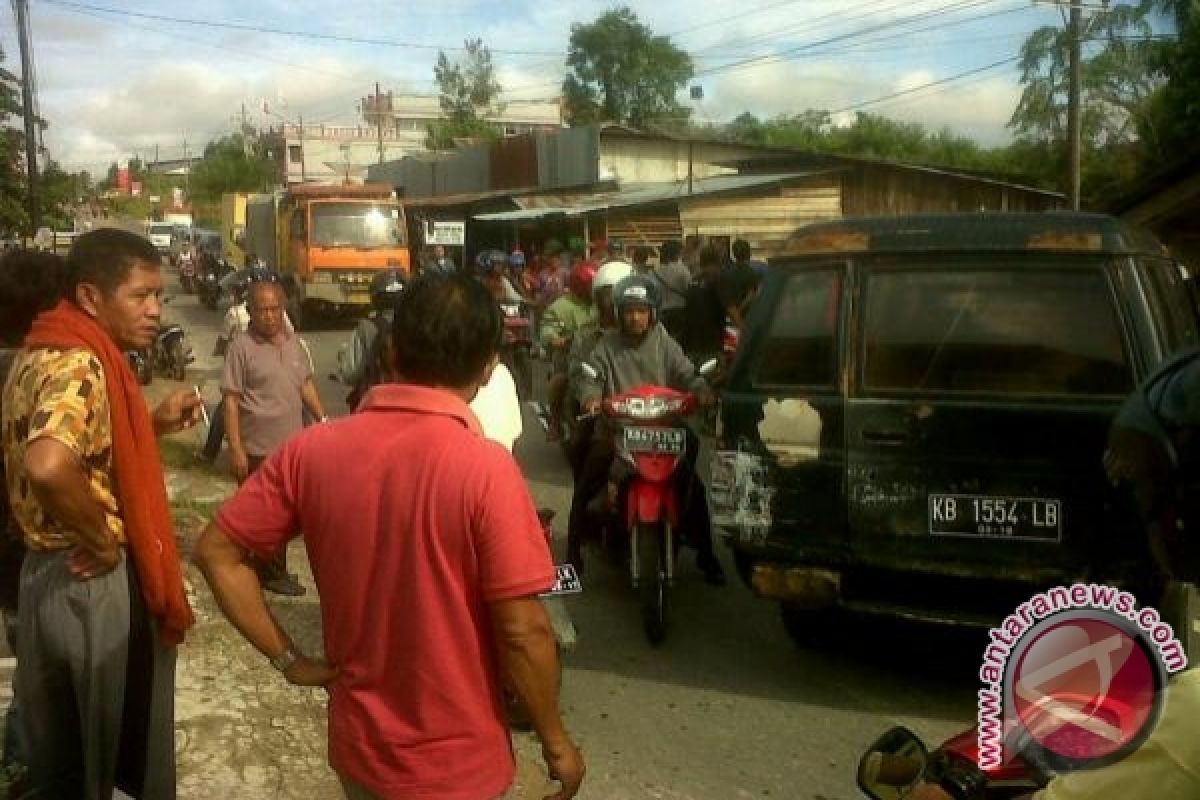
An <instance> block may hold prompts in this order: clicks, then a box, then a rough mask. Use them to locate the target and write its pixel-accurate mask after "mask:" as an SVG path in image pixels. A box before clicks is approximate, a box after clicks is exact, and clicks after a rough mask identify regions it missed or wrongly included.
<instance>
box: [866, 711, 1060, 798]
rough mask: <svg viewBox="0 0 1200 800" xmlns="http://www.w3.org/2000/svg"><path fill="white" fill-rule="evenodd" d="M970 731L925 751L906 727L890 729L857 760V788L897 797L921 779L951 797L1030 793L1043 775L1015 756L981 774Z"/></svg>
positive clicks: (975, 736)
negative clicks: (929, 750)
mask: <svg viewBox="0 0 1200 800" xmlns="http://www.w3.org/2000/svg"><path fill="white" fill-rule="evenodd" d="M978 755H979V737H978V734H977V733H976V731H975V729H974V728H972V729H971V730H968V731H963V732H962V733H960V734H958V735H957V736H954V737H952V738H950V739H948V740H946V741H945V742H943V743H942V746H941V747H939V748H938V749H937V750H935V751H934V752H933V753H929V752H928V750H927V749H926V747H925V743H924V742H922V741H921V739H920V738H919V737H918V736H917V735H916V734H914V733H913V732H912V731H910V730H908V729H907V728H903V727H895V728H892V729H890V730H888V731H887V732H886V733H884V734H883V735H882V736H880V737H879V739H877V740H876V741H875V743H874V744H872V745H871V746H870V747H869V748H868V749H867V752H866V753H864V754H863V757H862V759H861V760H860V761H859V762H858V788H859V789H861V790H862V791H863V792H864V793H865V794H866V795H867V797H870V798H873V800H903V798H905V797H907V796H908V795H909V794H911V793H912V791H913V790H914V789H915V788H916V787H917V786H918V785H920V784H921V783H932V784H935V785H938V786H941V787H943V788H944V789H945V791H946V793H947V794H949V795H950V796H951V797H961V798H970V800H1008V798H1014V797H1019V796H1020V795H1023V794H1028V793H1030V792H1035V791H1037V790H1038V789H1041V788H1042V787H1044V786H1045V785H1046V783H1047V782H1048V780H1049V775H1048V774H1047V773H1045V772H1043V771H1042V770H1039V769H1037V768H1036V767H1034V766H1033V765H1032V764H1030V763H1029V762H1028V761H1027V760H1025V759H1023V758H1021V757H1020V756H1017V757H1014V758H1013V759H1012V760H1010V761H1008V762H1006V763H1003V764H1001V765H1000V766H998V767H996V768H995V769H990V770H987V771H986V772H985V771H984V770H982V769H980V768H979V766H978Z"/></svg>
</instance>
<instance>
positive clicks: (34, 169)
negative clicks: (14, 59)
mask: <svg viewBox="0 0 1200 800" xmlns="http://www.w3.org/2000/svg"><path fill="white" fill-rule="evenodd" d="M16 6H17V34H18V36H19V39H20V46H21V110H22V112H23V116H24V117H25V175H26V178H27V179H28V183H29V198H28V200H29V226H30V232H31V233H37V230H38V228H39V227H41V222H42V218H41V217H42V215H41V213H40V212H39V210H38V205H39V204H38V163H37V120H35V119H34V114H33V112H34V103H33V49H32V48H33V43H32V42H30V41H29V0H16Z"/></svg>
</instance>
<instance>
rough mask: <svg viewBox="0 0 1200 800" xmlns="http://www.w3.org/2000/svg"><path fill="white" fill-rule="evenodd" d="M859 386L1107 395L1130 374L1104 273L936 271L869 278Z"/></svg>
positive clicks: (1119, 389) (1123, 387)
mask: <svg viewBox="0 0 1200 800" xmlns="http://www.w3.org/2000/svg"><path fill="white" fill-rule="evenodd" d="M863 384H864V387H865V388H866V389H868V390H893V391H895V390H901V391H904V390H908V391H923V390H929V389H937V390H942V391H948V392H980V393H989V394H996V393H999V394H1015V395H1092V396H1096V395H1103V396H1107V395H1123V394H1126V393H1128V392H1129V391H1130V390H1131V389H1132V388H1133V377H1132V373H1131V370H1130V368H1129V364H1128V362H1127V360H1126V356H1125V349H1124V347H1123V346H1122V339H1121V333H1120V327H1119V324H1118V319H1117V315H1116V311H1115V309H1114V300H1113V293H1112V291H1111V289H1110V287H1109V283H1108V279H1107V277H1106V276H1105V274H1104V272H1103V270H1102V269H1101V268H1099V267H1097V268H1096V269H1091V270H1070V271H1067V270H1063V271H1037V272H1034V271H1030V270H1003V269H997V270H966V269H964V270H963V271H958V270H945V269H939V270H937V271H920V270H916V271H896V272H890V271H889V272H882V271H881V272H872V273H870V274H869V275H868V277H867V283H866V319H865V353H864V361H863Z"/></svg>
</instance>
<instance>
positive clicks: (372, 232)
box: [312, 203, 404, 247]
mask: <svg viewBox="0 0 1200 800" xmlns="http://www.w3.org/2000/svg"><path fill="white" fill-rule="evenodd" d="M393 214H396V216H392V215H393ZM312 243H313V244H314V245H318V246H321V247H396V246H397V245H403V244H404V228H403V226H402V225H401V218H400V216H399V211H398V210H397V209H395V208H389V207H387V206H378V205H371V204H367V203H318V204H315V205H314V206H313V209H312Z"/></svg>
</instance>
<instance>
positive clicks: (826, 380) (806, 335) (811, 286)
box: [750, 270, 842, 388]
mask: <svg viewBox="0 0 1200 800" xmlns="http://www.w3.org/2000/svg"><path fill="white" fill-rule="evenodd" d="M841 285H842V281H841V272H835V271H833V270H822V271H813V272H803V273H799V274H796V275H793V276H791V277H790V278H788V280H787V283H786V284H785V285H784V287H783V291H782V292H781V293H780V297H779V302H778V303H777V304H776V306H775V309H774V311H773V312H772V315H771V325H770V328H769V329H768V330H767V337H766V340H765V341H763V342H762V343H761V344H760V345H759V346H758V347H757V348H756V353H757V355H756V357H755V362H754V363H753V364H752V365H751V368H750V375H751V382H752V383H753V385H754V386H755V387H756V388H766V387H771V386H832V385H833V383H834V375H835V374H836V367H837V362H836V354H837V348H836V347H835V342H836V336H835V334H836V331H837V321H838V308H839V304H840V295H841V291H840V290H841Z"/></svg>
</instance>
